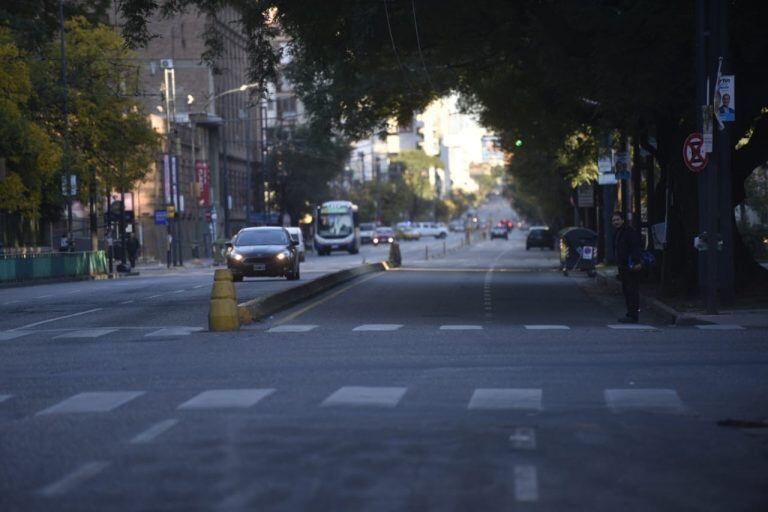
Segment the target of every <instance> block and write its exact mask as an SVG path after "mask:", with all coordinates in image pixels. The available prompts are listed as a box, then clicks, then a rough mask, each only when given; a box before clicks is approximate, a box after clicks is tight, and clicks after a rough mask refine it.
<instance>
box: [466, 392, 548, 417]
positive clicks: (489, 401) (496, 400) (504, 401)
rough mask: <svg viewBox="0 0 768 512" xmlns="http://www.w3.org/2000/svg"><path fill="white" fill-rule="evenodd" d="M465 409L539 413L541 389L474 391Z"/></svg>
mask: <svg viewBox="0 0 768 512" xmlns="http://www.w3.org/2000/svg"><path fill="white" fill-rule="evenodd" d="M467 409H493V410H499V409H529V410H534V411H540V410H541V389H516V388H490V389H476V390H475V392H474V393H473V394H472V398H471V399H470V401H469V404H468V405H467Z"/></svg>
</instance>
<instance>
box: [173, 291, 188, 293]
mask: <svg viewBox="0 0 768 512" xmlns="http://www.w3.org/2000/svg"><path fill="white" fill-rule="evenodd" d="M185 291H187V290H176V291H173V292H171V293H184V292H185Z"/></svg>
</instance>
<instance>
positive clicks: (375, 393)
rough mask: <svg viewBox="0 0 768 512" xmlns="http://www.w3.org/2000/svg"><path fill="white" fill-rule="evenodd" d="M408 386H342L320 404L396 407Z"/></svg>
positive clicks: (326, 405)
mask: <svg viewBox="0 0 768 512" xmlns="http://www.w3.org/2000/svg"><path fill="white" fill-rule="evenodd" d="M407 390H408V388H397V387H364V386H344V387H342V388H339V389H337V390H336V391H334V392H333V393H332V394H331V395H330V396H329V397H328V398H326V399H325V400H323V402H322V403H321V404H320V405H321V406H323V407H329V406H338V405H342V406H344V405H346V406H372V407H396V406H397V404H398V403H399V402H400V400H401V399H402V398H403V395H405V392H406V391H407Z"/></svg>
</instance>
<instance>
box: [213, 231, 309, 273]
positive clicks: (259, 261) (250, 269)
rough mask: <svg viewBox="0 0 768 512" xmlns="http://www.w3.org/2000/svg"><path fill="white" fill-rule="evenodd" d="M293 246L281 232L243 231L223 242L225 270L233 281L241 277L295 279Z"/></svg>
mask: <svg viewBox="0 0 768 512" xmlns="http://www.w3.org/2000/svg"><path fill="white" fill-rule="evenodd" d="M297 245H298V243H297V242H294V241H292V240H291V236H290V235H289V234H288V231H286V230H285V228H280V227H258V228H244V229H241V230H240V231H238V233H237V234H236V235H235V236H234V238H232V241H231V242H227V244H226V246H227V268H229V270H231V271H232V277H233V279H234V280H235V281H242V280H243V277H245V276H249V277H275V276H284V277H286V278H288V280H291V281H293V280H296V279H299V277H300V273H299V251H298V250H296V246H297Z"/></svg>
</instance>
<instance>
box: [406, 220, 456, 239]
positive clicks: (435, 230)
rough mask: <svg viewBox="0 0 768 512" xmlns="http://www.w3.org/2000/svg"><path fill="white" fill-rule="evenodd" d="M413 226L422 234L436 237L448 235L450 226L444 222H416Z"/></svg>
mask: <svg viewBox="0 0 768 512" xmlns="http://www.w3.org/2000/svg"><path fill="white" fill-rule="evenodd" d="M413 227H415V228H416V229H418V230H419V233H421V236H433V237H435V238H445V237H447V236H448V228H447V227H446V225H445V224H443V223H442V222H415V223H414V224H413Z"/></svg>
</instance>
